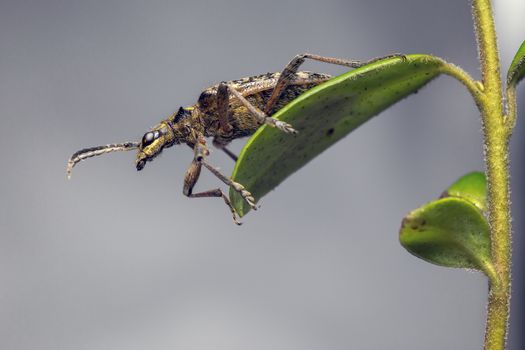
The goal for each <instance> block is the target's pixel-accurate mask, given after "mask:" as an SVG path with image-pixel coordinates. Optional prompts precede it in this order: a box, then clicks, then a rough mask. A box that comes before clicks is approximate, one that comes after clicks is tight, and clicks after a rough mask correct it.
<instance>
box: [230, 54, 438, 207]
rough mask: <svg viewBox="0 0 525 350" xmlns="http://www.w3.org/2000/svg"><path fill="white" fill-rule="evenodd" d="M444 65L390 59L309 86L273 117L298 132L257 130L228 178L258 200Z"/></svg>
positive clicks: (235, 198)
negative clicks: (241, 185)
mask: <svg viewBox="0 0 525 350" xmlns="http://www.w3.org/2000/svg"><path fill="white" fill-rule="evenodd" d="M443 65H444V63H443V61H441V60H438V59H436V58H435V57H432V56H427V55H409V56H407V59H406V60H402V59H400V58H391V59H386V60H382V61H379V62H376V63H373V64H370V65H367V66H364V67H361V68H358V69H355V70H353V71H350V72H348V73H345V74H343V75H340V76H338V77H335V78H333V79H331V80H329V81H327V82H325V83H323V84H321V85H319V86H316V87H314V88H313V89H311V90H309V91H307V92H305V93H304V94H302V95H301V96H299V97H298V98H297V99H295V100H294V101H292V102H291V103H289V104H288V105H286V106H285V107H284V108H282V109H281V110H279V111H278V112H277V113H276V114H275V115H274V117H275V118H277V119H279V120H283V121H286V122H288V123H290V124H292V126H293V127H294V128H295V129H296V130H298V131H299V133H298V134H297V135H289V134H285V133H283V132H282V131H280V130H276V129H274V128H271V127H268V126H263V127H261V128H260V129H259V130H257V132H256V133H255V134H254V135H253V136H252V137H251V138H250V139H249V141H248V142H247V144H246V145H245V146H244V148H243V150H242V152H241V154H240V156H239V159H238V161H237V163H236V164H235V169H234V171H233V175H232V178H233V179H234V180H235V181H237V182H239V183H241V184H243V185H244V186H245V187H246V188H247V189H248V190H249V191H250V192H251V193H252V195H253V196H254V197H255V198H256V200H259V199H260V198H261V197H262V196H264V195H265V194H266V193H268V192H269V191H271V190H272V189H274V188H275V187H276V186H277V185H279V184H280V183H281V182H282V181H283V180H284V179H286V178H287V177H288V176H290V175H291V174H292V173H294V172H295V171H297V170H298V169H300V168H301V167H302V166H304V165H305V164H306V163H308V162H309V161H310V160H311V159H312V158H314V157H315V156H317V155H318V154H320V153H321V152H323V151H324V150H325V149H327V148H328V147H330V146H331V145H333V144H334V143H335V142H337V141H338V140H340V139H341V138H343V137H345V136H346V135H347V134H348V133H350V132H351V131H353V130H354V129H356V128H357V127H358V126H360V125H361V124H363V123H364V122H366V121H368V120H369V119H370V118H372V117H373V116H375V115H377V114H379V113H380V112H381V111H383V110H384V109H386V108H388V107H390V106H391V105H393V104H394V103H396V102H397V101H399V100H401V99H403V98H405V97H407V96H408V95H410V94H412V93H415V92H417V91H418V90H419V89H420V88H421V87H423V86H424V85H425V84H427V83H428V82H429V81H431V80H432V79H434V78H435V77H436V76H438V75H439V74H440V73H441V68H442V67H443ZM230 199H231V201H232V203H233V205H234V207H235V208H236V210H237V212H238V213H239V215H241V216H243V215H244V214H246V213H247V212H248V211H249V210H250V208H249V206H248V205H246V203H245V202H244V201H243V199H242V198H241V197H240V196H239V195H238V193H237V192H235V191H233V190H230Z"/></svg>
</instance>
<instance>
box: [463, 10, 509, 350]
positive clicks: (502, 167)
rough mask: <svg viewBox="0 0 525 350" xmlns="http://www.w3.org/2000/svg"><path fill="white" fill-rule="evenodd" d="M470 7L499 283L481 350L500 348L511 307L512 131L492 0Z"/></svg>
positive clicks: (492, 292) (494, 287)
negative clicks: (505, 106) (507, 119)
mask: <svg viewBox="0 0 525 350" xmlns="http://www.w3.org/2000/svg"><path fill="white" fill-rule="evenodd" d="M472 8H473V17H474V25H475V28H476V34H477V41H478V48H479V55H480V60H481V73H482V83H483V86H484V89H483V96H482V97H481V104H480V105H479V106H480V111H481V116H482V122H483V132H484V142H485V162H486V168H487V182H488V198H489V208H488V212H489V224H490V228H491V245H492V246H491V254H492V260H493V263H494V266H495V267H496V271H497V273H498V275H499V281H500V282H501V283H499V284H498V285H494V284H491V285H490V291H489V301H488V309H487V325H486V330H485V350H503V349H505V340H506V333H507V324H508V318H509V307H510V303H509V301H510V262H511V251H510V232H511V227H510V199H509V173H508V142H509V136H510V132H509V127H508V125H507V124H508V123H505V116H504V112H503V96H502V84H501V79H500V64H499V56H498V48H497V43H496V31H495V28H494V20H493V15H492V7H491V3H490V0H473V1H472Z"/></svg>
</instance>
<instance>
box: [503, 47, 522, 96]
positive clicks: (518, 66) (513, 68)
mask: <svg viewBox="0 0 525 350" xmlns="http://www.w3.org/2000/svg"><path fill="white" fill-rule="evenodd" d="M523 77H525V41H523V43H522V44H521V46H520V48H519V49H518V52H516V55H515V56H514V59H513V60H512V63H511V64H510V67H509V71H508V72H507V85H509V86H510V85H517V84H518V83H519V81H520V80H521V79H523Z"/></svg>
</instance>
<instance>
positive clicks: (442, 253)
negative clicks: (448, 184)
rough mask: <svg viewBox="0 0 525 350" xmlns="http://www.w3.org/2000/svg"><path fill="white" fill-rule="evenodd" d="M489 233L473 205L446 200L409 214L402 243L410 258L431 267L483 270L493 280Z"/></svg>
mask: <svg viewBox="0 0 525 350" xmlns="http://www.w3.org/2000/svg"><path fill="white" fill-rule="evenodd" d="M489 232H490V231H489V225H488V223H487V220H486V219H485V217H484V216H483V214H482V213H481V211H480V210H479V209H478V208H477V207H476V206H475V205H474V204H473V203H471V202H469V201H467V200H465V199H462V198H456V197H447V198H442V199H439V200H436V201H433V202H430V203H428V204H426V205H424V206H422V207H420V208H418V209H416V210H414V211H412V212H411V213H410V214H408V215H407V216H406V217H405V218H404V219H403V222H402V224H401V229H400V232H399V241H400V242H401V245H403V247H405V248H406V249H407V250H408V251H409V252H410V253H411V254H413V255H415V256H417V257H419V258H421V259H423V260H426V261H428V262H430V263H432V264H436V265H440V266H446V267H458V268H468V269H475V270H480V271H483V272H485V274H486V275H487V276H489V278H491V279H494V278H496V277H495V276H496V273H495V270H494V266H493V265H492V262H491V259H490V233H489Z"/></svg>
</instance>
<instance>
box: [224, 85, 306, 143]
mask: <svg viewBox="0 0 525 350" xmlns="http://www.w3.org/2000/svg"><path fill="white" fill-rule="evenodd" d="M228 90H229V91H230V92H231V94H232V95H233V96H235V98H237V99H238V100H239V102H240V103H242V105H243V106H244V107H246V108H247V109H248V111H249V112H250V113H251V114H252V115H253V116H254V117H255V118H257V121H258V122H259V124H268V125H270V126H273V127H274V128H277V129H279V130H282V131H284V132H286V133H289V134H296V133H297V130H295V129H294V128H293V127H292V126H291V125H290V124H288V123H285V122H283V121H280V120H277V119H275V118H272V117H270V116H268V115H267V114H266V113H264V112H263V111H261V110H260V109H259V108H257V107H255V106H254V105H252V104H251V103H250V101H248V100H247V99H246V98H245V97H244V96H243V95H242V94H241V93H240V92H239V91H237V90H235V87H233V86H231V85H228Z"/></svg>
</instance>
